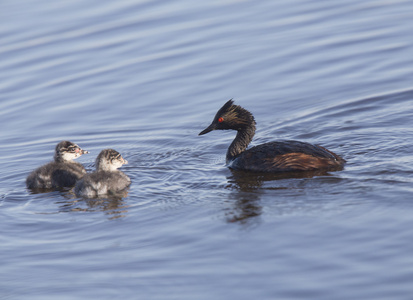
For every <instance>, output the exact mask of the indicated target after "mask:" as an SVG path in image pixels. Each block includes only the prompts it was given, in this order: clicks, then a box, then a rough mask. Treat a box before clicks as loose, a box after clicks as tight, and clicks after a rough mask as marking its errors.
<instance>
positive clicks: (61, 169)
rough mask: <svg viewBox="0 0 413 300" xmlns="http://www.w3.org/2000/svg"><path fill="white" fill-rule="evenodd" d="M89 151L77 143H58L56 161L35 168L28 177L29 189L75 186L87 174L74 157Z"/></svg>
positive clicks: (27, 184)
mask: <svg viewBox="0 0 413 300" xmlns="http://www.w3.org/2000/svg"><path fill="white" fill-rule="evenodd" d="M87 153H89V152H88V151H86V150H83V149H82V148H80V147H79V146H78V145H76V144H75V143H72V142H69V141H62V142H60V143H58V144H57V145H56V148H55V154H54V161H52V162H50V163H48V164H45V165H43V166H41V167H39V168H37V169H36V170H34V171H33V172H32V173H30V175H29V176H28V177H27V179H26V186H27V187H28V188H29V189H52V188H61V187H71V186H74V185H75V183H76V181H77V180H79V179H80V178H82V177H83V176H84V175H85V174H86V170H85V168H84V167H83V165H81V164H80V163H77V162H74V161H73V159H76V158H78V157H80V156H81V155H83V154H87Z"/></svg>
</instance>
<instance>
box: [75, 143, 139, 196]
mask: <svg viewBox="0 0 413 300" xmlns="http://www.w3.org/2000/svg"><path fill="white" fill-rule="evenodd" d="M127 163H128V162H127V160H126V159H124V158H123V157H122V155H120V153H119V152H117V151H116V150H113V149H105V150H102V151H101V152H100V153H99V155H98V157H97V158H96V162H95V164H96V171H95V172H93V173H89V174H86V175H85V176H84V177H83V178H82V179H81V180H79V181H78V182H77V183H76V186H75V189H74V191H75V194H76V196H78V197H86V198H93V197H97V196H100V195H106V194H115V193H117V192H120V191H122V190H124V189H125V188H126V187H128V186H129V185H130V183H131V180H130V178H129V177H128V176H127V175H126V174H125V173H123V172H121V171H118V170H117V169H118V168H120V167H121V166H122V165H125V164H127Z"/></svg>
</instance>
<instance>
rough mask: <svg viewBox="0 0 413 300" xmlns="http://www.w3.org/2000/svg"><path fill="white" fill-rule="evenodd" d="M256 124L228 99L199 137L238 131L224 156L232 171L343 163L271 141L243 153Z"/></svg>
mask: <svg viewBox="0 0 413 300" xmlns="http://www.w3.org/2000/svg"><path fill="white" fill-rule="evenodd" d="M255 124H256V123H255V120H254V117H253V115H252V114H251V113H250V112H249V111H247V110H246V109H244V108H242V107H241V106H238V105H234V103H233V101H232V100H229V101H228V102H227V103H225V105H224V106H223V107H221V109H220V110H219V111H218V112H217V114H216V115H215V117H214V120H213V121H212V123H211V125H209V126H208V127H207V128H206V129H204V130H203V131H201V132H200V133H199V135H203V134H206V133H208V132H211V131H212V130H225V129H233V130H236V131H237V135H236V137H235V139H234V141H233V142H232V143H231V145H230V146H229V148H228V151H227V156H226V160H227V164H228V166H229V167H230V168H232V169H238V170H249V171H258V172H285V171H313V170H338V169H341V168H342V167H343V165H344V163H345V160H344V159H342V158H341V157H339V156H338V155H337V154H334V153H333V152H331V151H329V150H327V149H325V148H323V147H321V146H318V145H311V144H309V143H304V142H297V141H279V142H270V143H265V144H262V145H258V146H255V147H252V148H250V149H248V150H246V149H247V147H248V145H249V143H250V142H251V140H252V138H253V136H254V134H255Z"/></svg>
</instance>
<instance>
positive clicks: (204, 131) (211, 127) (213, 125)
mask: <svg viewBox="0 0 413 300" xmlns="http://www.w3.org/2000/svg"><path fill="white" fill-rule="evenodd" d="M212 130H215V124H213V123H212V124H211V125H209V126H208V127H207V128H205V129H204V130H202V131H201V132H200V133H199V134H198V135H203V134H206V133H208V132H211V131H212Z"/></svg>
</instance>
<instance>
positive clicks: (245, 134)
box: [227, 122, 255, 162]
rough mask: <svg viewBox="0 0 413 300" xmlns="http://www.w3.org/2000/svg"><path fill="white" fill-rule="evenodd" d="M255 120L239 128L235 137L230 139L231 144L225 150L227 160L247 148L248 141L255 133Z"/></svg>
mask: <svg viewBox="0 0 413 300" xmlns="http://www.w3.org/2000/svg"><path fill="white" fill-rule="evenodd" d="M254 123H255V122H252V123H251V124H249V125H248V126H246V127H243V128H240V129H238V131H237V135H236V137H235V139H234V140H233V141H232V143H231V145H230V146H229V148H228V151H227V162H229V161H231V160H233V159H234V158H235V157H236V156H237V155H239V154H241V153H242V152H244V151H245V149H247V147H248V145H249V143H250V142H251V141H252V138H253V137H254V134H255V124H254Z"/></svg>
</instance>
